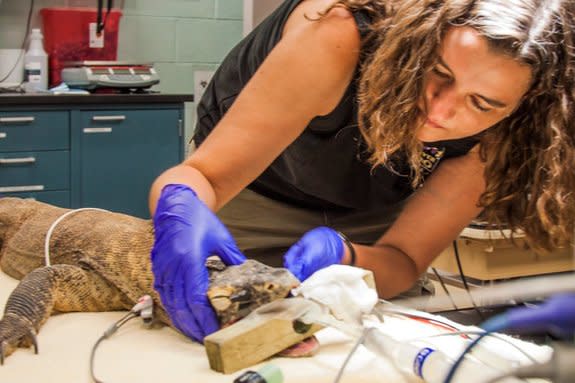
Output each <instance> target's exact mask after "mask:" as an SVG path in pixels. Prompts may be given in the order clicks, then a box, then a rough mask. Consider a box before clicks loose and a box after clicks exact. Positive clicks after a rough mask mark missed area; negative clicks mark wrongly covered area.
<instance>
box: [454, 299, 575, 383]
mask: <svg viewBox="0 0 575 383" xmlns="http://www.w3.org/2000/svg"><path fill="white" fill-rule="evenodd" d="M481 328H483V329H484V330H485V332H484V333H482V334H481V335H479V336H478V337H477V338H475V339H474V340H473V341H472V342H471V343H470V344H469V345H467V347H466V348H465V350H464V351H463V352H462V353H461V354H460V355H459V357H458V358H457V360H456V361H455V362H454V363H453V365H452V366H451V369H450V370H449V372H448V373H447V375H446V377H445V380H444V382H443V383H451V382H452V379H453V377H454V376H455V373H456V371H457V369H458V368H459V366H460V365H461V363H462V362H463V361H464V359H465V356H466V355H467V354H469V353H470V352H471V350H472V349H473V348H474V347H475V346H476V345H477V344H478V343H479V342H480V341H481V340H482V339H483V338H485V337H486V336H487V335H490V334H491V333H493V332H499V331H502V330H508V329H510V330H515V331H522V332H526V331H531V332H533V331H542V330H545V331H551V332H553V333H555V334H556V335H558V336H559V337H563V338H567V337H570V338H571V339H572V338H573V335H574V334H575V293H563V294H557V295H554V296H552V297H551V298H550V299H548V300H547V301H545V302H544V303H543V304H542V305H540V306H538V307H536V308H530V307H519V308H515V309H511V310H507V311H506V312H504V313H502V314H499V315H497V316H494V317H492V318H490V319H489V320H487V321H486V322H484V323H483V324H482V325H481Z"/></svg>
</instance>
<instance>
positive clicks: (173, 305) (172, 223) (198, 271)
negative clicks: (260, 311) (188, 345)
mask: <svg viewBox="0 0 575 383" xmlns="http://www.w3.org/2000/svg"><path fill="white" fill-rule="evenodd" d="M153 221H154V235H155V242H154V247H153V248H152V254H151V256H152V272H153V274H154V288H155V289H156V291H157V292H158V293H159V294H160V298H161V300H162V304H163V306H164V308H165V309H166V311H167V313H168V315H169V317H170V319H171V321H172V323H173V324H174V326H175V327H176V328H177V329H179V330H180V331H181V332H182V333H184V334H185V335H186V336H189V337H191V338H192V339H194V340H196V341H198V342H203V340H204V337H205V336H206V335H209V334H211V333H212V332H214V331H217V330H218V329H219V323H218V319H217V317H216V314H215V312H214V310H213V308H212V306H211V305H210V303H209V301H208V298H207V296H206V292H207V289H208V283H209V280H208V270H207V268H206V265H205V263H206V259H207V258H208V257H209V256H211V255H217V256H219V257H220V258H221V260H222V261H223V262H224V263H225V264H227V265H237V264H241V263H243V262H244V261H245V259H246V258H245V256H244V255H243V254H242V253H241V251H240V250H239V249H238V247H237V245H236V243H235V241H234V239H233V238H232V236H231V234H230V232H229V231H228V230H227V229H226V227H225V226H224V224H223V223H222V222H221V221H220V220H219V218H218V217H217V216H216V215H215V214H214V213H213V212H212V211H211V210H210V209H209V208H208V207H207V206H206V205H205V204H204V203H203V202H202V201H201V200H200V199H199V198H198V197H197V195H196V193H195V192H194V191H193V190H192V189H191V188H189V187H188V186H186V185H177V184H176V185H174V184H170V185H166V186H165V187H164V188H163V189H162V193H161V195H160V198H159V200H158V204H157V207H156V212H155V214H154V218H153Z"/></svg>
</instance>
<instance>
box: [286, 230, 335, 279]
mask: <svg viewBox="0 0 575 383" xmlns="http://www.w3.org/2000/svg"><path fill="white" fill-rule="evenodd" d="M344 252H345V250H344V246H343V239H342V237H341V236H340V235H339V234H338V233H337V231H335V230H333V229H330V228H329V227H325V226H320V227H317V228H315V229H313V230H310V231H308V232H307V233H305V234H304V235H303V237H301V239H300V240H299V241H298V242H297V243H296V244H295V245H293V246H292V247H290V248H289V250H288V251H287V253H286V254H285V255H284V267H285V268H287V269H289V270H290V271H291V272H292V274H293V275H295V276H296V277H297V278H298V279H299V280H300V281H304V280H306V279H307V278H308V277H309V276H310V275H312V274H313V273H314V272H316V271H317V270H319V269H323V268H324V267H327V266H330V265H333V264H336V263H341V260H342V259H343V255H344Z"/></svg>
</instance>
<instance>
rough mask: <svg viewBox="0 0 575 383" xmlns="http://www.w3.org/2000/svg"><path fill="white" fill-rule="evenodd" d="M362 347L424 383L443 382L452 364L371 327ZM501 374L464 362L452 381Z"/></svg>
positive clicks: (475, 381)
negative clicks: (386, 359) (388, 360)
mask: <svg viewBox="0 0 575 383" xmlns="http://www.w3.org/2000/svg"><path fill="white" fill-rule="evenodd" d="M364 345H365V347H366V348H367V349H369V350H371V351H372V352H374V353H375V354H378V355H380V356H382V357H385V358H389V359H391V361H392V362H393V364H394V365H395V367H396V368H398V369H399V370H402V371H404V372H407V373H409V374H412V375H415V376H417V377H419V378H421V379H423V381H424V382H426V383H442V382H444V381H445V377H446V376H447V373H448V372H449V370H450V369H451V365H452V364H453V362H454V360H452V359H451V358H449V357H448V356H447V355H446V354H445V353H443V352H442V351H440V350H437V349H435V348H434V347H430V346H428V345H425V344H423V343H419V344H418V343H411V342H399V341H397V340H395V339H394V338H392V337H390V336H388V335H385V334H384V333H382V332H381V331H378V330H377V329H375V328H370V329H369V330H368V331H367V334H366V336H365V340H364ZM501 374H503V371H500V370H498V369H496V368H494V367H492V366H489V365H487V364H483V363H480V362H479V361H476V360H472V359H466V360H465V361H463V363H461V366H460V367H459V368H458V369H457V372H456V373H455V376H454V377H453V380H452V382H454V383H461V382H465V383H482V382H488V381H490V379H492V378H494V377H496V376H499V375H501ZM500 381H501V383H511V382H513V383H519V382H521V381H522V380H521V379H517V378H514V377H508V378H505V379H501V380H500Z"/></svg>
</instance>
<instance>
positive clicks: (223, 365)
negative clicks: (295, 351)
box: [204, 298, 323, 374]
mask: <svg viewBox="0 0 575 383" xmlns="http://www.w3.org/2000/svg"><path fill="white" fill-rule="evenodd" d="M291 299H293V298H288V299H286V300H285V301H289V300H291ZM297 317H299V315H290V313H289V312H286V311H277V312H274V313H271V314H270V315H261V316H256V317H250V316H248V317H246V318H244V319H242V320H240V321H239V322H236V323H234V324H233V325H231V326H229V327H226V328H223V329H221V330H219V331H217V332H215V333H213V334H211V335H208V336H207V337H206V338H205V339H204V346H205V349H206V353H207V355H208V360H209V362H210V368H211V369H212V370H215V371H218V372H223V373H224V374H230V373H232V372H235V371H238V370H241V369H243V368H246V367H249V366H252V365H254V364H257V363H259V362H261V361H262V360H265V359H267V358H269V357H271V356H273V355H275V354H277V353H278V352H280V351H282V350H284V349H286V348H288V347H289V346H292V345H294V344H296V343H298V342H300V341H302V340H304V339H305V338H308V337H310V336H311V335H312V334H313V333H315V332H316V331H318V330H321V329H322V328H323V327H322V326H321V325H317V324H313V325H305V324H303V323H301V322H299V321H297Z"/></svg>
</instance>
